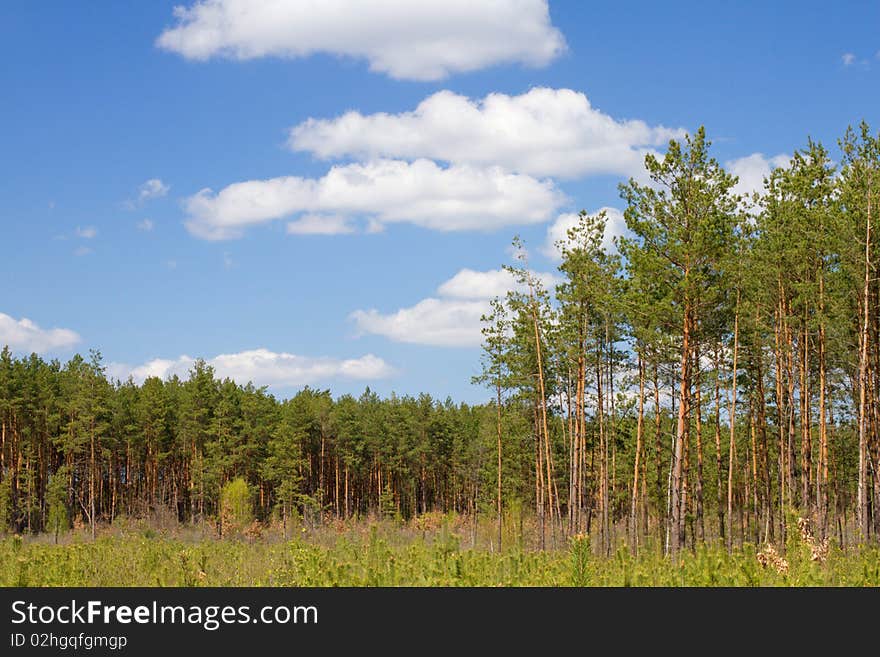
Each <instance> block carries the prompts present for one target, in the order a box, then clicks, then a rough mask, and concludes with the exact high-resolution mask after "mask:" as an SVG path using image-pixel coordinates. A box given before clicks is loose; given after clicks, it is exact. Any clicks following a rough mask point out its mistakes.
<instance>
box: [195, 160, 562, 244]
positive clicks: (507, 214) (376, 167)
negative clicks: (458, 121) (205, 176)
mask: <svg viewBox="0 0 880 657" xmlns="http://www.w3.org/2000/svg"><path fill="white" fill-rule="evenodd" d="M565 200H566V199H565V196H564V195H563V194H562V193H561V192H560V191H559V190H558V189H557V188H556V186H555V185H554V183H553V182H552V181H549V180H543V181H542V180H537V179H535V178H532V177H530V176H527V175H523V174H512V173H508V172H505V171H504V170H502V169H501V168H499V167H491V168H488V169H479V168H475V167H472V166H469V165H460V166H450V167H448V168H442V167H440V166H438V165H437V164H436V163H434V162H431V161H428V160H416V161H415V162H402V161H397V160H376V161H372V162H367V163H364V164H348V165H340V166H334V167H333V168H331V169H330V171H329V172H328V173H327V174H326V175H325V176H323V177H322V178H301V177H298V176H287V177H281V178H272V179H269V180H251V181H247V182H240V183H235V184H232V185H229V186H228V187H225V188H224V189H222V190H220V191H219V192H217V193H215V192H213V191H212V190H210V189H203V190H201V191H200V192H199V193H197V194H196V195H194V196H192V197H190V198H189V199H187V201H186V211H187V214H188V215H189V219H188V220H187V222H186V226H187V228H188V229H189V231H190V232H191V233H192V234H193V235H195V236H197V237H200V238H203V239H209V240H219V239H232V238H237V237H240V236H241V235H242V234H243V232H244V230H245V229H246V228H248V227H251V226H255V225H258V224H263V223H267V222H270V221H273V220H275V219H280V218H283V217H288V216H293V215H296V214H299V213H307V214H315V213H317V214H333V215H337V216H339V217H346V218H352V219H353V218H357V217H360V218H363V219H366V220H367V221H368V222H370V223H371V224H379V225H380V226H381V225H386V224H390V223H398V222H408V223H412V224H415V225H418V226H422V227H424V228H430V229H434V230H443V231H456V230H492V229H495V228H499V227H503V226H511V225H522V224H533V223H541V222H543V221H546V220H547V219H548V218H549V217H550V216H551V214H552V213H553V211H554V210H555V209H556V208H558V207H559V206H560V205H562V204H563V203H564V202H565ZM315 221H316V220H315V219H314V218H311V219H308V218H307V219H306V223H305V224H297V223H296V222H294V229H293V231H294V232H296V231H297V230H298V229H300V230H301V229H302V228H303V226H305V227H306V228H309V227H310V226H311V227H314V225H315ZM337 221H338V220H337ZM373 227H374V228H375V227H376V226H375V225H374V226H373ZM288 230H290V227H289V226H288Z"/></svg>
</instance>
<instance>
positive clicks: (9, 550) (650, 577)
mask: <svg viewBox="0 0 880 657" xmlns="http://www.w3.org/2000/svg"><path fill="white" fill-rule="evenodd" d="M789 552H790V551H789ZM787 557H788V558H789V559H790V567H789V572H788V573H787V574H780V573H778V572H777V571H775V570H774V569H772V568H767V567H762V566H761V565H760V564H759V563H758V561H757V559H756V553H755V549H754V547H753V546H751V545H746V546H744V547H743V548H742V549H741V550H735V551H734V552H733V553H730V554H729V553H728V552H727V551H726V550H725V549H724V548H723V547H722V546H720V545H706V546H701V547H699V548H698V549H697V550H696V551H695V552H690V551H684V552H682V553H681V554H680V556H679V558H678V562H677V563H675V564H674V563H673V562H672V561H671V560H670V559H669V558H666V557H663V556H662V555H661V554H660V553H659V551H658V550H656V549H645V550H643V551H641V552H640V553H639V554H638V555H637V556H633V554H632V553H631V552H630V551H629V550H628V549H626V548H625V547H623V546H622V547H621V548H620V549H618V550H617V551H616V552H614V553H613V554H612V555H611V556H610V557H601V556H597V555H595V554H594V553H593V552H592V550H591V548H590V541H589V539H587V538H584V537H579V538H576V539H572V541H571V543H570V544H569V547H568V548H567V549H562V550H559V551H548V552H530V551H523V550H522V549H520V548H518V547H511V548H510V549H509V550H507V551H505V553H504V554H497V553H493V552H488V551H483V550H468V549H462V548H461V547H460V545H459V543H458V539H457V537H456V536H455V535H454V534H453V533H451V532H449V533H447V534H446V535H445V537H443V536H441V535H437V536H436V537H434V538H433V539H432V538H430V537H429V538H427V539H423V538H421V537H418V538H415V539H412V540H402V539H401V538H400V533H399V531H398V530H391V531H390V533H389V532H386V531H385V530H384V529H380V528H379V527H377V526H376V525H374V526H373V527H372V528H371V529H370V531H369V532H368V533H367V534H366V535H363V534H353V535H350V536H339V537H337V538H336V539H335V540H334V541H330V542H329V543H327V544H324V543H323V542H322V543H312V542H307V541H304V540H299V539H297V540H293V541H285V542H276V541H272V542H264V541H258V542H249V543H245V542H241V541H236V540H226V539H224V540H208V541H203V542H192V541H183V540H178V539H170V538H150V539H147V538H144V537H143V536H142V535H139V534H138V533H126V534H122V535H119V536H116V537H105V538H99V539H98V540H97V541H95V542H77V541H74V542H69V543H67V544H66V545H51V544H47V543H45V542H34V541H23V540H22V538H21V537H10V538H6V539H3V540H0V586H878V585H880V551H878V550H877V549H876V548H872V549H864V550H862V551H860V552H849V553H844V552H841V551H840V550H836V549H832V550H830V551H829V554H828V558H827V560H826V562H825V563H824V564H818V563H816V562H812V561H810V560H809V558H807V559H806V560H803V559H801V558H798V557H794V556H792V555H791V554H788V555H787Z"/></svg>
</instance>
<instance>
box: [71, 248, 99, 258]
mask: <svg viewBox="0 0 880 657" xmlns="http://www.w3.org/2000/svg"><path fill="white" fill-rule="evenodd" d="M92 253H94V251H93V250H92V248H91V247H88V246H80V247H78V248H77V249H76V250H74V252H73V255H75V256H76V257H77V258H81V257H83V256H87V255H91V254H92Z"/></svg>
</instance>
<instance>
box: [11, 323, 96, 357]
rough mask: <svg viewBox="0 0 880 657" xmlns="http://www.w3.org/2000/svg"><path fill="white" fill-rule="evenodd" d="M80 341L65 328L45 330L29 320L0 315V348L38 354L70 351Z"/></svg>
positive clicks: (72, 332)
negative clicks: (5, 347) (6, 347)
mask: <svg viewBox="0 0 880 657" xmlns="http://www.w3.org/2000/svg"><path fill="white" fill-rule="evenodd" d="M79 341H80V337H79V335H78V334H77V333H76V332H75V331H71V330H70V329H65V328H52V329H44V328H41V327H40V326H38V325H37V324H35V323H34V322H32V321H31V320H29V319H27V318H26V317H22V318H21V319H15V318H13V317H10V316H9V315H5V314H4V313H0V348H2V347H3V346H4V345H6V346H8V347H9V348H10V349H11V350H13V351H18V352H25V353H33V352H36V353H38V354H42V353H46V352H50V351H63V350H65V349H69V348H70V347H72V346H73V345H75V344H77V343H78V342H79Z"/></svg>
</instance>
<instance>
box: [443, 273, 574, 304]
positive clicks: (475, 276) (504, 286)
mask: <svg viewBox="0 0 880 657" xmlns="http://www.w3.org/2000/svg"><path fill="white" fill-rule="evenodd" d="M532 274H533V276H534V277H535V278H537V279H538V280H539V281H540V282H541V284H542V285H543V286H544V288H545V289H549V288H552V287H554V286H555V285H556V284H557V283H558V282H559V280H560V279H559V277H558V276H555V275H554V274H550V273H545V272H532ZM513 289H520V290H521V291H525V290H524V289H523V288H522V286H518V285H517V284H516V281H515V279H514V277H513V275H512V274H511V273H510V272H509V271H507V270H506V269H490V270H489V271H474V270H473V269H467V268H465V269H462V270H460V271H459V272H458V273H457V274H456V275H455V276H453V277H452V278H450V279H449V280H448V281H446V282H445V283H443V284H441V285H440V287H438V288H437V294H439V295H440V296H443V297H451V298H454V299H484V300H485V299H492V298H494V297H503V296H504V295H505V294H507V293H508V292H509V291H510V290H513Z"/></svg>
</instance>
